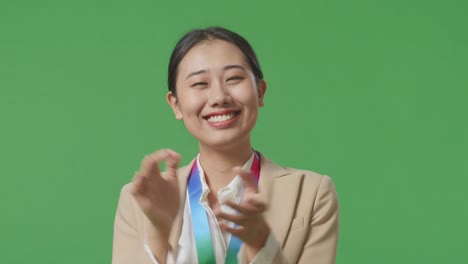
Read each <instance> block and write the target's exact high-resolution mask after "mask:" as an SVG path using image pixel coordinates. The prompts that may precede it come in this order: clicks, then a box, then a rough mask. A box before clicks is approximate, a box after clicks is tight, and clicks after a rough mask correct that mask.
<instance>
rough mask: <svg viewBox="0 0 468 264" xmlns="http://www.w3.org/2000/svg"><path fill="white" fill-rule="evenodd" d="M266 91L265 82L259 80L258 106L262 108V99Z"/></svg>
mask: <svg viewBox="0 0 468 264" xmlns="http://www.w3.org/2000/svg"><path fill="white" fill-rule="evenodd" d="M266 90H267V84H266V82H265V80H263V79H262V80H260V83H259V84H258V105H259V106H264V105H265V104H264V103H263V98H264V97H265V93H266Z"/></svg>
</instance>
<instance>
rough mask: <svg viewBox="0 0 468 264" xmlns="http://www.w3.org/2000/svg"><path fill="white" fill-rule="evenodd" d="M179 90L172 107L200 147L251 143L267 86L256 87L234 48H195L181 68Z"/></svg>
mask: <svg viewBox="0 0 468 264" xmlns="http://www.w3.org/2000/svg"><path fill="white" fill-rule="evenodd" d="M176 90H177V96H175V95H173V94H172V93H171V92H169V93H168V97H167V99H168V102H169V104H170V106H171V107H172V110H173V111H174V114H175V116H176V118H177V119H182V120H183V121H184V124H185V126H186V127H187V129H188V130H189V132H190V133H191V134H192V135H193V136H194V137H195V138H196V139H197V140H198V141H199V142H200V145H202V146H203V145H205V146H210V147H215V148H226V147H227V148H228V147H232V146H236V145H237V144H250V131H251V130H252V129H253V127H254V126H255V122H256V120H257V116H258V107H259V106H263V95H264V94H265V91H266V84H265V82H264V81H263V80H261V81H260V82H259V83H257V82H256V80H255V76H254V75H253V73H252V71H251V68H250V67H249V64H248V63H247V61H246V59H245V57H244V55H243V53H242V51H241V50H240V49H239V48H238V47H236V46H235V45H234V44H232V43H230V42H227V41H224V40H218V39H215V40H206V41H202V42H200V43H198V44H197V45H195V46H194V47H193V48H191V49H190V50H189V52H188V53H187V54H186V55H185V57H184V58H183V59H182V61H181V62H180V64H179V67H178V74H177V79H176Z"/></svg>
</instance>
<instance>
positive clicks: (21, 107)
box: [0, 0, 468, 264]
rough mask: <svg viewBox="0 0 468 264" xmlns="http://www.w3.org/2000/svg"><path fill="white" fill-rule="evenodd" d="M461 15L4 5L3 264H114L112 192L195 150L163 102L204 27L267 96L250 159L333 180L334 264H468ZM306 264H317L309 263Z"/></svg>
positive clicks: (385, 4) (302, 5)
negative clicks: (175, 60) (249, 53)
mask: <svg viewBox="0 0 468 264" xmlns="http://www.w3.org/2000/svg"><path fill="white" fill-rule="evenodd" d="M467 11H468V2H467V1H462V0H459V1H457V0H445V1H442V0H438V1H434V0H393V1H370V0H353V1H345V0H336V1H324V0H318V1H305V0H304V1H295V0H292V1H272V0H269V1H267V0H258V1H247V0H238V1H230V2H229V1H221V2H220V1H214V0H212V1H206V0H200V1H151V0H135V1H122V0H112V1H111V0H81V1H59V0H43V1H32V0H29V1H28V0H23V1H21V0H20V1H9V0H2V1H0V176H1V184H0V186H1V191H0V213H1V216H0V229H1V230H0V263H5V264H11V263H13V264H14V263H25V264H26V263H28V264H29V263H40V264H42V263H44V264H53V263H59V264H63V263H67V264H68V263H70V264H83V263H86V264H88V263H110V261H111V251H112V231H113V221H114V215H115V209H116V206H117V199H118V197H119V192H120V188H121V187H122V186H123V185H124V184H125V183H127V182H129V181H131V179H132V176H133V173H134V171H136V170H138V168H139V165H140V160H141V159H142V158H143V156H144V155H146V154H148V153H151V152H153V151H154V150H157V149H159V148H167V147H169V148H172V149H174V150H176V151H178V152H179V153H181V155H182V157H183V162H182V163H183V164H186V163H188V162H189V161H190V160H191V159H192V158H194V157H195V155H196V154H197V149H198V148H197V143H196V141H195V139H193V138H192V137H191V136H190V134H189V133H188V132H187V131H186V129H185V128H184V126H183V124H182V123H181V122H178V121H176V120H175V119H174V117H173V114H172V112H171V110H170V108H169V106H168V105H167V103H166V102H165V96H166V93H167V85H166V76H167V64H168V60H169V56H170V52H171V51H172V48H173V47H174V45H175V43H176V41H177V40H178V39H179V38H180V37H181V36H182V35H183V34H184V33H185V32H186V31H188V30H190V29H192V28H196V27H206V26H213V25H219V26H224V27H227V28H229V29H232V30H234V31H236V32H238V33H240V34H241V35H243V36H245V37H246V38H247V39H248V40H249V41H250V42H251V44H252V45H253V47H254V49H255V50H256V52H257V54H258V57H259V59H260V63H261V66H262V68H263V71H264V74H265V80H266V82H267V84H268V90H267V94H266V98H265V107H263V108H262V109H261V111H260V116H259V120H258V123H257V126H256V128H255V129H254V131H253V135H252V138H253V146H254V148H255V149H257V150H259V151H261V152H263V153H264V154H265V155H267V156H268V157H269V158H270V159H272V160H273V161H275V162H277V163H279V164H281V165H284V166H290V167H296V168H302V169H308V170H312V171H316V172H319V173H322V174H327V175H330V176H331V178H332V179H333V181H334V183H335V185H336V188H337V191H338V195H339V199H340V207H341V210H340V213H341V218H340V220H341V224H340V241H339V248H338V256H337V263H339V264H341V263H343V264H348V263H352V264H354V263H356V264H365V263H369V264H376V263H379V264H394V263H408V264H414V263H423V264H429V263H434V264H441V263H444V264H445V263H468V250H467V249H466V246H467V245H468V227H467V223H468V189H467V186H468V92H467V89H468V33H467V32H468V30H467V28H468V15H467ZM311 263H313V260H311Z"/></svg>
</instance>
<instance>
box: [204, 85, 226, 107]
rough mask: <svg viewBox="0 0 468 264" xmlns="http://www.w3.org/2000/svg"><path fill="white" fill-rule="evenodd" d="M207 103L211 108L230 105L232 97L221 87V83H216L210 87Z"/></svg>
mask: <svg viewBox="0 0 468 264" xmlns="http://www.w3.org/2000/svg"><path fill="white" fill-rule="evenodd" d="M208 101H209V104H210V106H212V107H213V106H224V105H229V104H230V103H232V97H231V95H230V94H229V90H228V89H227V88H226V87H225V86H224V85H223V83H220V82H217V83H216V84H213V85H211V87H210V93H209V100H208Z"/></svg>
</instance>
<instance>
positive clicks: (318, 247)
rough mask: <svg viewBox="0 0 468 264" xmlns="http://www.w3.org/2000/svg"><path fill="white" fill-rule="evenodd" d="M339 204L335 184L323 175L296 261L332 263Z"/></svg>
mask: <svg viewBox="0 0 468 264" xmlns="http://www.w3.org/2000/svg"><path fill="white" fill-rule="evenodd" d="M338 227H339V206H338V197H337V194H336V190H335V186H334V184H333V182H332V180H331V179H330V177H328V176H323V178H322V180H321V182H320V185H319V189H318V191H317V196H316V198H315V202H314V206H313V212H312V217H311V221H310V225H309V231H308V234H307V237H306V240H305V242H304V245H303V251H302V254H301V255H300V257H299V261H298V263H303V264H306V263H311V261H313V262H314V263H320V264H333V263H335V258H336V249H337V245H338V229H339V228H338Z"/></svg>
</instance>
